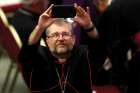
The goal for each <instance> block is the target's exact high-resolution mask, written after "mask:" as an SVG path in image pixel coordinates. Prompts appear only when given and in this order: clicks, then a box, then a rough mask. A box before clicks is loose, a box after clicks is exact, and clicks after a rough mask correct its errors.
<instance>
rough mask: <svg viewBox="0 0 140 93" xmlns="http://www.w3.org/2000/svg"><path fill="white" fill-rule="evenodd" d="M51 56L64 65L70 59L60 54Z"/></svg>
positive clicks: (68, 55) (67, 55)
mask: <svg viewBox="0 0 140 93" xmlns="http://www.w3.org/2000/svg"><path fill="white" fill-rule="evenodd" d="M53 56H55V57H56V58H57V59H58V61H59V62H60V63H64V62H66V60H67V59H68V58H69V57H70V54H61V55H60V54H59V55H56V54H53Z"/></svg>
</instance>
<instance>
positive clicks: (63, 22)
mask: <svg viewBox="0 0 140 93" xmlns="http://www.w3.org/2000/svg"><path fill="white" fill-rule="evenodd" d="M52 24H56V25H59V26H62V25H64V24H69V25H70V26H71V32H72V33H73V29H74V25H73V23H71V22H69V21H67V20H66V19H64V18H56V20H55V21H54V22H53V23H52ZM52 24H51V25H52ZM51 25H50V26H51ZM50 26H48V27H47V28H46V31H45V34H46V35H47V34H48V32H49V30H48V28H49V27H50Z"/></svg>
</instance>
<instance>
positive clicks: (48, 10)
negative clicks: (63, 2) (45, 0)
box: [45, 4, 54, 13]
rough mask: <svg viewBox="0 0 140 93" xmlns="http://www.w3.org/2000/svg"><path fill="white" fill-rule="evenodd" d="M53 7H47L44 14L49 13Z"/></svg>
mask: <svg viewBox="0 0 140 93" xmlns="http://www.w3.org/2000/svg"><path fill="white" fill-rule="evenodd" d="M53 5H54V4H51V5H50V6H49V8H48V9H47V10H46V11H45V13H49V12H50V11H51V9H52V7H53Z"/></svg>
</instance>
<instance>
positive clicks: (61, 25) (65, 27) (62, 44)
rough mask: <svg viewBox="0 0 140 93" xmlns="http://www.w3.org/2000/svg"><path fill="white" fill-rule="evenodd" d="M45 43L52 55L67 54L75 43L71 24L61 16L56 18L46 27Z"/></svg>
mask: <svg viewBox="0 0 140 93" xmlns="http://www.w3.org/2000/svg"><path fill="white" fill-rule="evenodd" d="M46 44H47V46H48V47H49V49H50V51H51V52H52V53H53V54H54V55H57V56H60V55H63V56H64V55H67V54H69V53H70V52H71V50H72V49H73V46H74V44H75V35H74V33H73V24H72V23H70V22H68V21H67V20H65V19H63V18H57V19H56V20H55V21H54V22H53V23H52V24H51V25H50V26H49V27H48V28H47V29H46Z"/></svg>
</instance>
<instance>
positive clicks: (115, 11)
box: [97, 0, 140, 93]
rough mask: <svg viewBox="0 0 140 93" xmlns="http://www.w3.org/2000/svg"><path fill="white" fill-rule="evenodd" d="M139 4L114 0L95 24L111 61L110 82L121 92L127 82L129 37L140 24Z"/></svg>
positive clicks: (138, 2) (128, 0) (135, 31)
mask: <svg viewBox="0 0 140 93" xmlns="http://www.w3.org/2000/svg"><path fill="white" fill-rule="evenodd" d="M139 5H140V1H139V0H114V1H113V2H112V4H111V5H110V6H109V7H108V9H107V10H106V11H105V12H104V13H103V14H102V17H101V19H100V21H99V23H98V25H97V29H98V32H99V34H100V37H101V38H103V40H104V42H105V44H106V47H107V49H108V56H109V58H110V59H111V62H112V71H111V72H112V75H111V76H112V84H114V85H117V86H118V87H120V88H121V89H122V92H123V91H126V89H127V86H128V82H129V81H128V79H129V74H130V73H129V72H128V71H129V67H128V65H129V62H128V56H127V53H128V50H129V49H131V48H132V47H133V44H132V42H133V41H132V38H131V37H132V36H133V35H134V34H135V33H137V32H138V31H139V26H140V17H139V16H140V12H139V9H140V7H139ZM133 91H134V93H136V92H135V90H133ZM132 93H133V92H132Z"/></svg>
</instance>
